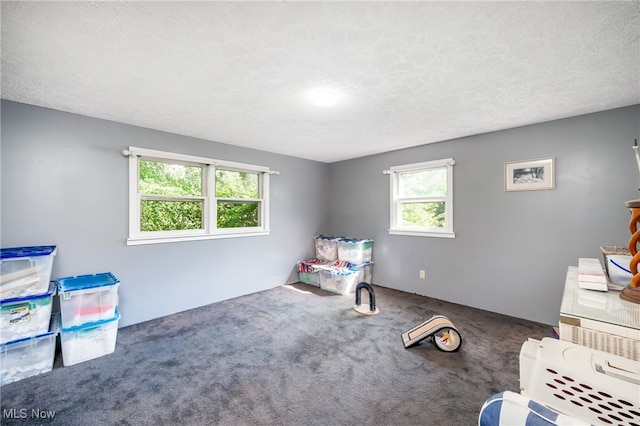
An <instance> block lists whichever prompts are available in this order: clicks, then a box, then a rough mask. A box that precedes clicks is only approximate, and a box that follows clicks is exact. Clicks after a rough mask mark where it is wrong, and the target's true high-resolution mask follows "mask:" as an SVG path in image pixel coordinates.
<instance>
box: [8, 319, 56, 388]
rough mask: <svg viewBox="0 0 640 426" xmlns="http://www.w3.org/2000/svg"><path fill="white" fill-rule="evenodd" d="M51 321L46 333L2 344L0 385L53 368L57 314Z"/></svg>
mask: <svg viewBox="0 0 640 426" xmlns="http://www.w3.org/2000/svg"><path fill="white" fill-rule="evenodd" d="M49 323H50V326H49V328H48V331H47V332H45V333H42V334H39V335H37V336H33V337H27V338H24V339H19V340H13V341H11V342H7V343H3V344H2V345H0V386H2V385H6V384H7V383H11V382H15V381H18V380H22V379H25V378H27V377H31V376H35V375H37V374H42V373H46V372H48V371H51V370H52V369H53V360H54V358H55V351H56V336H57V335H58V329H57V325H58V322H57V318H56V315H55V314H54V315H52V316H51V317H50V321H49Z"/></svg>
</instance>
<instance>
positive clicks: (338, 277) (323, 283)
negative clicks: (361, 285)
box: [320, 268, 360, 294]
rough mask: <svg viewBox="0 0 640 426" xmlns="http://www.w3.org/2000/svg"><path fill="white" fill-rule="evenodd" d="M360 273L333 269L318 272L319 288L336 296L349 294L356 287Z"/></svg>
mask: <svg viewBox="0 0 640 426" xmlns="http://www.w3.org/2000/svg"><path fill="white" fill-rule="evenodd" d="M359 276H360V273H359V272H358V271H355V270H352V269H343V268H333V269H323V270H321V271H320V288H321V289H323V290H327V291H331V292H334V293H338V294H351V293H353V292H354V291H355V289H356V285H358V277H359Z"/></svg>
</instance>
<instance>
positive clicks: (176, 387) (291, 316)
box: [0, 283, 552, 426]
mask: <svg viewBox="0 0 640 426" xmlns="http://www.w3.org/2000/svg"><path fill="white" fill-rule="evenodd" d="M374 288H375V292H376V300H377V306H378V308H379V309H380V313H379V314H378V315H375V316H363V315H359V314H357V313H356V312H355V311H354V310H353V309H352V307H353V304H354V300H355V298H354V296H353V295H350V296H341V295H337V294H333V293H329V292H326V291H323V290H320V289H318V288H316V287H313V286H310V285H307V284H302V283H298V284H293V285H287V286H282V287H277V288H274V289H271V290H267V291H263V292H259V293H255V294H251V295H247V296H242V297H238V298H235V299H231V300H226V301H223V302H219V303H215V304H211V305H207V306H203V307H200V308H196V309H192V310H189V311H185V312H180V313H177V314H174V315H169V316H166V317H163V318H159V319H155V320H152V321H148V322H144V323H140V324H135V325H132V326H128V327H123V328H121V329H119V330H118V336H117V345H116V350H115V352H114V353H112V354H109V355H106V356H102V357H100V358H96V359H93V360H90V361H85V362H82V363H79V364H75V365H72V366H66V367H63V366H62V365H61V362H60V361H61V360H60V354H59V353H58V354H57V356H56V360H55V368H54V369H53V370H52V371H50V372H48V373H45V374H41V375H38V376H33V377H30V378H27V379H23V380H20V381H18V382H14V383H9V384H7V385H5V386H2V388H0V400H1V407H2V418H1V420H2V421H1V423H2V424H3V425H13V424H16V425H27V424H57V425H65V426H73V425H83V426H86V425H164V424H167V425H175V424H183V425H331V426H336V425H438V426H449V425H450V426H460V425H474V424H477V418H478V414H479V411H480V408H481V406H482V404H483V402H484V401H485V400H486V399H487V398H488V397H489V396H491V395H493V394H494V393H497V392H501V391H504V390H511V391H516V392H517V391H518V390H519V384H518V377H519V351H520V347H521V345H522V343H523V342H524V341H526V340H527V338H529V337H532V338H536V339H541V338H542V337H548V336H552V328H551V326H549V325H544V324H538V323H534V322H530V321H526V320H522V319H516V318H512V317H508V316H504V315H499V314H496V313H492V312H487V311H482V310H478V309H473V308H469V307H465V306H461V305H456V304H452V303H448V302H443V301H440V300H436V299H431V298H428V297H424V296H418V295H415V294H409V293H405V292H401V291H396V290H392V289H388V288H384V287H379V286H374ZM367 300H368V296H367V295H366V292H363V302H366V301H367ZM126 314H127V313H126V312H122V315H123V316H126ZM435 314H439V315H445V316H447V317H448V318H449V319H450V320H451V321H452V322H453V323H454V324H455V326H456V327H457V328H458V330H459V331H460V334H461V336H462V339H463V342H462V346H461V348H460V350H459V351H458V352H442V351H439V350H437V349H436V348H435V346H434V345H433V344H431V342H430V341H428V339H427V340H425V341H422V342H421V343H420V344H419V345H417V346H415V347H413V348H409V349H405V348H404V346H403V344H402V340H401V335H402V333H403V332H405V331H408V330H409V329H411V328H412V327H414V326H416V325H418V324H419V323H421V322H422V321H424V320H426V319H428V318H430V317H431V316H432V315H435ZM40 410H42V411H43V412H44V413H47V412H49V413H53V415H51V414H50V415H49V418H44V419H43V418H39V416H38V413H40V412H41V411H40ZM21 414H24V416H22V417H24V418H21Z"/></svg>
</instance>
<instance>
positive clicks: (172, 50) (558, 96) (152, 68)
mask: <svg viewBox="0 0 640 426" xmlns="http://www.w3.org/2000/svg"><path fill="white" fill-rule="evenodd" d="M1 12H2V38H1V42H2V52H1V53H2V69H1V71H2V98H4V99H9V100H13V101H18V102H23V103H27V104H33V105H40V106H44V107H49V108H54V109H58V110H62V111H69V112H74V113H79V114H83V115H87V116H91V117H98V118H104V119H108V120H115V121H119V122H123V123H130V124H134V125H138V126H143V127H149V128H154V129H159V130H164V131H168V132H173V133H179V134H183V135H188V136H194V137H198V138H203V139H208V140H212V141H217V142H223V143H228V144H233V145H239V146H245V147H250V148H256V149H260V150H266V151H271V152H277V153H282V154H288V155H293V156H297V157H302V158H309V159H314V160H318V161H323V162H334V161H339V160H344V159H349V158H354V157H360V156H364V155H369V154H375V153H380V152H386V151H391V150H395V149H399V148H406V147H411V146H416V145H422V144H425V143H431V142H438V141H443V140H447V139H452V138H457V137H461V136H468V135H473V134H478V133H485V132H489V131H493V130H500V129H505V128H511V127H516V126H521V125H526V124H531V123H537V122H542V121H548V120H553V119H557V118H563V117H570V116H574V115H580V114H585V113H590V112H596V111H602V110H606V109H610V108H616V107H622V106H627V105H632V104H637V103H640V59H639V57H640V40H639V35H640V2H638V1H625V2H609V1H603V2H598V1H590V2H574V1H572V2H57V1H46V2H7V1H3V2H2V10H1ZM320 86H327V87H333V88H335V89H337V90H339V91H340V92H341V93H342V95H343V99H342V102H341V103H339V104H338V105H336V106H335V107H332V108H321V107H317V106H314V105H311V104H309V103H307V101H306V93H307V92H308V90H310V89H311V88H314V87H320ZM176 151H179V147H176Z"/></svg>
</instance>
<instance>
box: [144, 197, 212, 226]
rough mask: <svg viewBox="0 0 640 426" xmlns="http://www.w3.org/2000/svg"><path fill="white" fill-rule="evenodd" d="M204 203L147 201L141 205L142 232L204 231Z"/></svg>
mask: <svg viewBox="0 0 640 426" xmlns="http://www.w3.org/2000/svg"><path fill="white" fill-rule="evenodd" d="M203 206H204V203H203V202H202V201H145V200H143V201H142V202H141V203H140V230H141V231H179V230H183V229H203V228H204V225H203V221H202V213H203V211H204V208H203Z"/></svg>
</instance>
